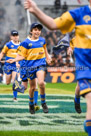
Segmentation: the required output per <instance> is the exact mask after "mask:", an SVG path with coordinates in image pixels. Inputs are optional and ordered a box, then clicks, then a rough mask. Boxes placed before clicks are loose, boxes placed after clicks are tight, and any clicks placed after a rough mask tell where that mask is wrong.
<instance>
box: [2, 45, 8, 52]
mask: <svg viewBox="0 0 91 136" xmlns="http://www.w3.org/2000/svg"><path fill="white" fill-rule="evenodd" d="M8 50H9V48H8V45H7V44H6V45H4V47H3V49H2V52H3V53H5V54H6V53H7V51H8Z"/></svg>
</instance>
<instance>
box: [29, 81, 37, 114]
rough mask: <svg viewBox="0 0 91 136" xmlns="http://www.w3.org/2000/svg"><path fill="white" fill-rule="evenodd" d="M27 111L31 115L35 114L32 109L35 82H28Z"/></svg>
mask: <svg viewBox="0 0 91 136" xmlns="http://www.w3.org/2000/svg"><path fill="white" fill-rule="evenodd" d="M29 86H30V87H29V111H30V113H31V114H35V109H34V91H35V88H36V80H35V79H33V80H29Z"/></svg>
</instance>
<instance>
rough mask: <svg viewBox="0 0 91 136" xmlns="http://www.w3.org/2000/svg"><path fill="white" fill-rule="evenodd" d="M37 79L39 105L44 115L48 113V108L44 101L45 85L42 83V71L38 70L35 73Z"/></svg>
mask: <svg viewBox="0 0 91 136" xmlns="http://www.w3.org/2000/svg"><path fill="white" fill-rule="evenodd" d="M36 75H37V79H38V84H39V88H40V98H41V105H42V108H43V112H44V113H48V107H47V105H46V100H45V83H44V71H43V70H39V71H37V73H36Z"/></svg>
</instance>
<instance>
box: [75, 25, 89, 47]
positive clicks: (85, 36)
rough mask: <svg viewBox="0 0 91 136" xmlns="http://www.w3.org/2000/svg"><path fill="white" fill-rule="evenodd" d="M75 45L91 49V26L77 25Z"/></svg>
mask: <svg viewBox="0 0 91 136" xmlns="http://www.w3.org/2000/svg"><path fill="white" fill-rule="evenodd" d="M75 33H76V39H75V47H77V48H82V49H91V26H90V25H81V26H76V32H75Z"/></svg>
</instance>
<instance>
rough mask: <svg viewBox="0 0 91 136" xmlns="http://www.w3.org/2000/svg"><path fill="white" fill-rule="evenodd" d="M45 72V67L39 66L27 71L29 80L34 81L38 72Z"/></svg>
mask: <svg viewBox="0 0 91 136" xmlns="http://www.w3.org/2000/svg"><path fill="white" fill-rule="evenodd" d="M41 70H42V71H44V70H45V66H38V67H35V68H31V69H28V71H27V76H28V79H30V80H33V79H35V78H36V73H37V72H38V71H41Z"/></svg>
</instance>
